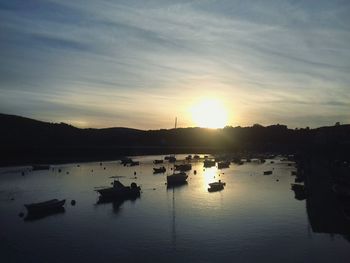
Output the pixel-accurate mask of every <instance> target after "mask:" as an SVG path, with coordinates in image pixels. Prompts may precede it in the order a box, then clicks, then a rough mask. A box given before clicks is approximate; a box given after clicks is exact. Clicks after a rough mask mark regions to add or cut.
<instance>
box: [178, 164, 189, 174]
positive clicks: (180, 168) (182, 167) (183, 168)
mask: <svg viewBox="0 0 350 263" xmlns="http://www.w3.org/2000/svg"><path fill="white" fill-rule="evenodd" d="M191 169H192V164H190V163H186V164H179V165H175V170H176V171H181V172H186V171H189V170H191Z"/></svg>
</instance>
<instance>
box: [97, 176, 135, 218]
mask: <svg viewBox="0 0 350 263" xmlns="http://www.w3.org/2000/svg"><path fill="white" fill-rule="evenodd" d="M112 184H113V187H107V188H102V189H98V190H95V191H96V192H98V193H99V194H100V196H99V199H98V201H97V205H99V204H106V203H112V204H113V212H114V213H118V212H119V210H120V207H121V205H122V204H123V203H124V202H125V201H127V200H131V201H135V200H136V199H137V198H139V197H140V194H141V187H139V186H137V184H136V183H131V185H130V187H129V186H124V185H123V184H122V183H121V182H120V181H118V180H114V182H113V183H112Z"/></svg>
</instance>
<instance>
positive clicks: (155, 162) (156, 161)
mask: <svg viewBox="0 0 350 263" xmlns="http://www.w3.org/2000/svg"><path fill="white" fill-rule="evenodd" d="M163 162H164V161H163V160H154V161H153V163H154V164H160V163H163Z"/></svg>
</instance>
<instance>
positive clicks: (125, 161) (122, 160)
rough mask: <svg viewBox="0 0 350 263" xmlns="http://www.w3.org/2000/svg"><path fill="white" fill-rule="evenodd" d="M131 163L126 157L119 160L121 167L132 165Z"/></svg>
mask: <svg viewBox="0 0 350 263" xmlns="http://www.w3.org/2000/svg"><path fill="white" fill-rule="evenodd" d="M132 162H133V161H132V159H131V158H128V157H125V158H123V159H121V160H120V163H121V164H122V165H124V166H126V165H127V164H130V163H132Z"/></svg>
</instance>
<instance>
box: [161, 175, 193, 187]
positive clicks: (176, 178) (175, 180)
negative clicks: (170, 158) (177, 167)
mask: <svg viewBox="0 0 350 263" xmlns="http://www.w3.org/2000/svg"><path fill="white" fill-rule="evenodd" d="M187 178H188V175H186V174H173V175H168V176H167V177H166V179H167V184H168V185H180V184H185V183H186V182H187V181H186V180H187Z"/></svg>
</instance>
